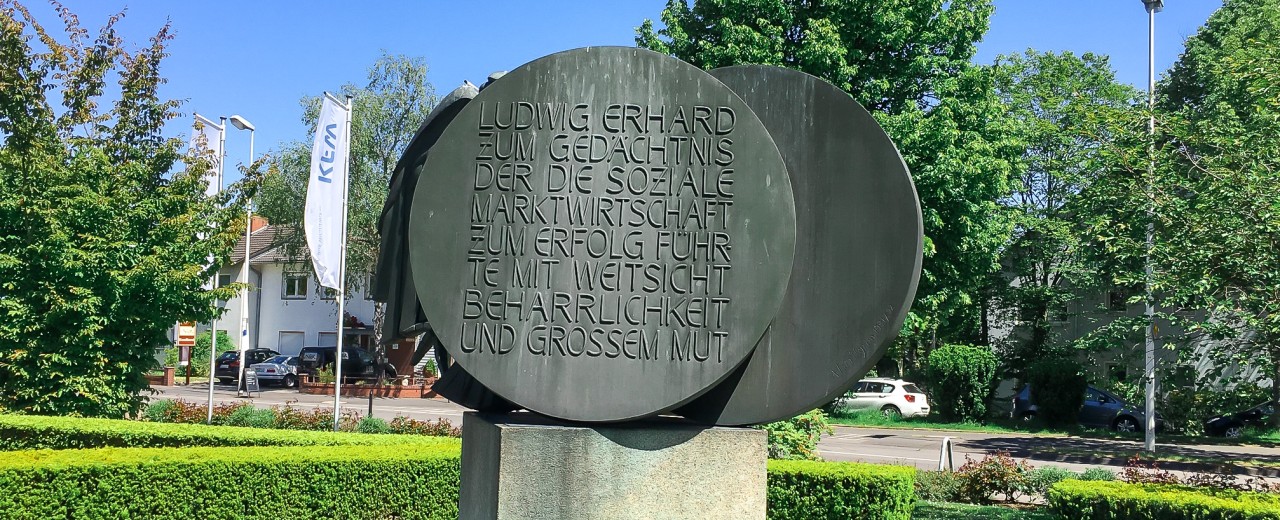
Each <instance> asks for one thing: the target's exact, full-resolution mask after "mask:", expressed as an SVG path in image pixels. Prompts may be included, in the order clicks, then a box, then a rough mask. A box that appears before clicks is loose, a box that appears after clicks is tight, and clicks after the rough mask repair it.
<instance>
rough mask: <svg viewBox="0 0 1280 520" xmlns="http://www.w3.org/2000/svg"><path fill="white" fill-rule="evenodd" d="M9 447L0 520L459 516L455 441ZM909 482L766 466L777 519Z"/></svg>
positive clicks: (39, 438)
mask: <svg viewBox="0 0 1280 520" xmlns="http://www.w3.org/2000/svg"><path fill="white" fill-rule="evenodd" d="M343 445H351V446H343ZM178 447H180V448H182V449H173V448H178ZM34 448H41V449H34ZM48 448H56V449H48ZM69 448H96V449H69ZM0 449H5V450H15V449H28V450H29V451H9V452H6V453H3V454H2V455H0V518H21V519H27V518H31V519H35V518H54V517H56V518H77V519H97V518H175V519H177V518H181V519H184V520H185V519H190V518H268V517H272V518H275V517H282V518H289V517H292V516H299V517H305V518H310V517H317V516H318V517H319V518H403V519H410V518H456V517H457V514H458V512H457V501H458V483H459V480H458V476H459V465H460V462H459V459H460V454H461V443H460V441H459V440H458V439H456V438H446V437H428V436H420V435H385V434H358V433H332V432H313V431H292V430H264V429H257V428H239V427H233V426H206V425H198V424H168V423H150V422H139V421H121V420H111V419H82V418H63V417H38V416H22V415H0ZM914 478H915V470H913V469H911V468H906V467H898V466H879V465H871V464H854V463H844V462H813V461H781V460H773V461H769V472H768V481H769V487H768V491H767V493H768V516H769V518H770V519H778V520H781V519H794V518H822V517H826V518H866V519H886V520H888V519H909V518H910V517H911V509H912V507H913V505H914V499H915V498H914V493H915V492H914Z"/></svg>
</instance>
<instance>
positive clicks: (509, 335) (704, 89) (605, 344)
mask: <svg viewBox="0 0 1280 520" xmlns="http://www.w3.org/2000/svg"><path fill="white" fill-rule="evenodd" d="M409 225H410V228H409V229H410V235H409V239H410V242H411V243H410V255H411V256H410V258H411V260H412V271H413V280H414V284H415V286H416V287H417V288H418V293H419V298H420V300H421V303H422V308H423V310H424V312H425V313H426V316H427V319H428V320H429V321H430V323H431V326H432V327H433V328H434V329H435V330H436V331H437V332H438V333H439V336H440V339H441V341H442V342H443V344H444V346H445V348H446V349H447V350H448V351H449V353H450V354H452V355H453V356H454V358H455V359H456V360H457V362H458V363H460V364H461V365H462V367H463V368H465V369H466V370H467V372H469V373H471V374H472V375H474V376H475V378H476V379H477V380H478V381H480V382H481V383H482V384H484V385H485V386H487V387H488V388H490V389H492V390H493V391H494V392H496V393H497V394H499V395H501V396H502V397H504V398H506V399H508V400H510V401H512V402H514V403H517V404H519V405H521V406H524V407H525V408H528V409H529V410H532V411H535V412H538V413H542V414H546V415H549V416H552V417H557V418H561V419H568V420H581V421H622V420H628V419H635V418H641V417H645V416H650V415H654V414H657V413H661V412H664V411H668V410H671V409H673V408H675V407H676V406H678V405H681V404H684V403H685V402H688V401H689V400H691V399H693V398H694V397H696V396H697V395H699V394H701V393H703V392H705V391H706V390H707V389H709V388H710V387H711V386H713V385H714V384H715V383H717V382H719V381H721V380H722V379H724V378H725V377H727V376H728V375H729V374H730V373H731V372H732V371H733V370H734V369H735V368H737V367H738V366H739V365H740V364H741V363H742V362H743V361H744V360H745V359H746V358H747V356H748V355H749V354H750V353H751V351H752V349H754V348H755V346H756V344H757V342H758V341H759V340H760V337H761V335H762V334H763V333H764V329H765V327H766V326H767V325H768V323H769V321H770V320H772V319H773V317H774V315H775V314H776V313H777V310H778V306H779V305H780V304H781V302H782V296H783V294H784V291H785V289H786V282H787V277H788V276H789V274H790V273H791V259H792V255H793V254H794V247H795V208H794V206H793V199H792V193H791V186H790V181H789V180H788V176H787V173H786V169H785V167H784V166H783V163H782V157H781V156H780V155H779V153H778V149H777V147H776V146H775V145H774V144H773V140H772V139H771V138H770V136H769V133H768V132H767V131H766V130H765V127H764V125H763V124H762V123H761V122H760V120H759V119H758V118H757V117H756V116H755V114H754V113H752V111H751V109H750V108H748V107H747V105H746V104H745V103H743V101H742V100H741V99H740V98H739V97H738V96H737V95H735V94H734V93H733V91H731V90H730V89H728V88H727V87H725V86H724V85H723V84H721V83H720V81H718V80H716V79H715V78H714V77H712V76H711V75H709V74H707V73H706V72H704V71H702V70H699V69H698V68H696V67H694V66H692V65H689V64H687V63H684V62H682V61H679V60H676V59H674V58H670V57H667V56H663V55H661V54H657V53H654V52H650V51H645V50H641V49H633V48H620V47H597V48H584V49H577V50H572V51H566V52H561V53H557V54H553V55H550V56H546V57H543V58H540V59H538V60H535V61H533V62H530V63H528V64H526V65H523V66H521V67H520V68H518V69H516V70H514V71H512V72H510V73H508V74H507V75H506V76H504V77H502V78H501V79H499V80H497V81H495V82H494V83H493V84H491V85H489V86H488V87H486V88H485V89H484V90H482V91H481V92H480V94H479V95H477V96H476V97H475V99H473V100H472V101H471V102H470V103H469V104H468V105H467V106H466V108H464V109H463V110H462V111H461V112H460V113H459V114H458V116H457V118H456V119H455V120H454V121H453V122H452V123H451V124H450V125H449V127H448V128H447V129H446V130H445V133H444V135H443V136H442V137H441V139H440V141H439V142H438V143H437V144H436V146H435V147H434V148H433V149H432V152H431V154H430V155H429V156H428V158H427V163H426V167H425V169H424V173H423V176H422V179H421V180H420V182H419V183H418V185H417V187H416V190H415V194H414V199H413V206H412V210H411V216H410V224H409Z"/></svg>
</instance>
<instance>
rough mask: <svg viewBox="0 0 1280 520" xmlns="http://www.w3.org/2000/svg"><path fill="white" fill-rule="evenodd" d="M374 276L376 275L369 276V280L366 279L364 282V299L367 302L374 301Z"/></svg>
mask: <svg viewBox="0 0 1280 520" xmlns="http://www.w3.org/2000/svg"><path fill="white" fill-rule="evenodd" d="M373 276H374V275H369V276H368V277H367V278H365V279H364V281H365V284H364V299H366V300H372V299H373Z"/></svg>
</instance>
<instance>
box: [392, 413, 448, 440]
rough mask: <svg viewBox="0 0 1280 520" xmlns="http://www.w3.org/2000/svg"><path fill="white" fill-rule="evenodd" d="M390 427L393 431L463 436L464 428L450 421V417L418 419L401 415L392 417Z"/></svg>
mask: <svg viewBox="0 0 1280 520" xmlns="http://www.w3.org/2000/svg"><path fill="white" fill-rule="evenodd" d="M389 427H390V429H391V433H403V434H413V435H434V436H437V437H458V438H462V428H458V427H456V426H454V425H453V423H450V422H449V421H448V419H436V420H434V421H419V420H417V419H410V418H408V417H404V416H400V417H396V418H395V419H392V420H391V424H390V425H389Z"/></svg>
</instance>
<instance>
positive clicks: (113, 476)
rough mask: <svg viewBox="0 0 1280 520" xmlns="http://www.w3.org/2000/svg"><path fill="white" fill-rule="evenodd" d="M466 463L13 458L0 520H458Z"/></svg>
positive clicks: (273, 449)
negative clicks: (460, 481)
mask: <svg viewBox="0 0 1280 520" xmlns="http://www.w3.org/2000/svg"><path fill="white" fill-rule="evenodd" d="M406 448H410V449H406ZM458 455H459V452H458V448H457V446H444V445H441V446H418V445H412V446H394V445H390V446H367V445H366V446H257V447H235V448H208V447H199V448H185V449H181V450H175V449H171V448H101V449H94V450H35V451H18V452H9V453H6V454H5V456H4V457H0V518H12V519H18V520H25V519H31V520H35V519H43V518H79V519H97V518H160V519H163V518H173V519H190V518H263V519H266V518H313V517H315V515H316V514H318V513H319V514H321V516H322V517H324V518H351V519H384V518H399V519H405V520H409V519H432V520H434V519H455V518H457V517H458V479H459V474H460V473H459V472H460V465H459V460H460V458H459V456H458Z"/></svg>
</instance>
